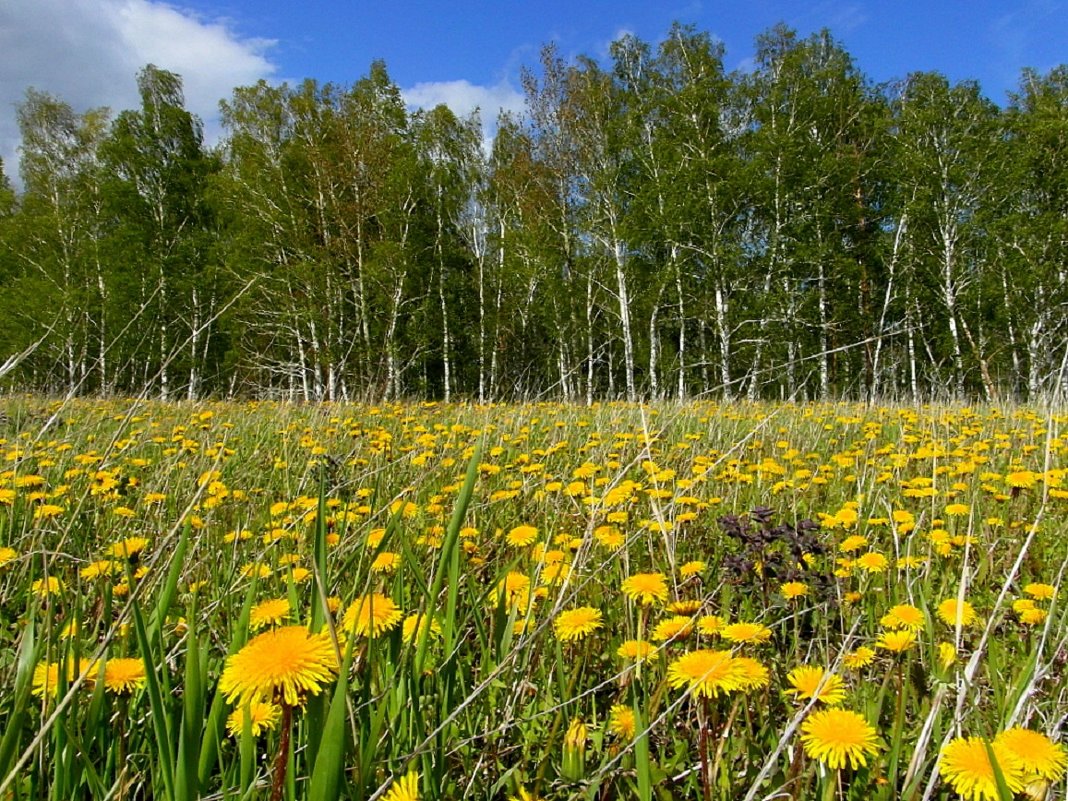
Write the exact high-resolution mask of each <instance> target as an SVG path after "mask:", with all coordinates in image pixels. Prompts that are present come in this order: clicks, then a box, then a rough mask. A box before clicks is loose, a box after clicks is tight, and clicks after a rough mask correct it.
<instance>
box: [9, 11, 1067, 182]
mask: <svg viewBox="0 0 1068 801" xmlns="http://www.w3.org/2000/svg"><path fill="white" fill-rule="evenodd" d="M673 21H679V22H682V23H687V24H692V25H694V26H696V27H697V28H698V29H700V30H704V31H708V32H709V33H711V34H713V35H714V36H716V37H718V38H719V39H721V40H722V41H723V43H724V46H725V48H726V65H727V67H728V69H742V70H744V69H746V68H747V66H748V65H749V64H751V59H752V54H753V49H754V45H753V43H754V40H755V38H756V36H757V35H758V34H759V33H761V32H762V31H765V30H767V29H768V28H770V27H771V26H773V25H775V24H776V23H778V22H785V23H786V24H787V25H789V26H791V27H793V28H794V29H796V30H797V31H798V32H799V33H800V34H801V35H802V36H804V35H807V34H809V33H812V32H815V31H818V30H820V29H822V28H828V29H829V30H830V31H831V33H832V34H833V35H834V36H835V38H836V39H838V40H839V41H840V42H841V43H842V44H843V46H844V47H845V48H846V49H847V50H848V51H849V52H850V53H851V54H852V56H853V58H854V60H855V62H856V63H857V65H858V66H859V67H860V69H861V70H862V71H863V72H864V73H865V74H866V75H867V76H868V77H869V79H870V80H872V81H873V82H876V83H878V82H882V81H888V80H893V79H895V78H902V77H904V76H906V75H907V74H908V73H910V72H915V71H921V70H936V71H939V72H941V73H943V74H945V75H946V76H947V77H948V78H949V79H950V80H952V81H958V80H965V79H975V80H978V81H979V82H980V84H981V86H982V87H983V90H984V92H985V94H986V95H987V96H988V97H990V98H991V99H993V100H994V101H996V102H998V103H1001V104H1004V103H1005V102H1006V99H1007V93H1008V92H1010V91H1012V90H1013V89H1014V88H1015V86H1016V84H1017V82H1018V79H1019V75H1020V70H1021V69H1022V68H1023V67H1033V68H1035V69H1037V70H1039V71H1040V72H1046V71H1048V70H1049V69H1050V68H1052V67H1054V66H1056V65H1057V64H1060V63H1064V62H1068V0H965V1H959V0H896V2H888V1H887V0H882V1H881V2H874V1H870V0H814V2H787V0H743V1H742V2H738V0H732V2H727V1H726V0H667V1H666V2H657V1H656V0H614V2H604V1H602V0H588V1H585V2H584V0H538V2H519V0H496V2H476V1H475V0H451V1H450V2H441V1H439V0H423V2H415V1H414V0H392V2H391V1H390V0H376V2H368V1H367V0H349V2H325V0H175V1H174V2H160V1H159V0H0V158H2V159H3V161H4V171H5V172H6V173H7V175H8V176H9V177H11V178H12V179H13V180H15V181H16V184H17V163H18V150H17V148H18V128H17V125H16V116H15V107H16V105H17V103H18V102H19V101H20V100H21V99H22V98H23V96H24V94H25V91H26V89H27V88H29V87H33V88H35V89H38V90H40V91H45V92H49V93H51V94H53V95H55V96H57V97H59V98H60V99H62V100H65V101H67V102H68V103H70V104H71V105H72V106H73V107H74V108H75V110H77V111H84V110H86V109H88V108H93V107H97V106H108V107H110V108H111V109H112V110H113V111H116V112H117V111H119V110H121V109H124V108H133V107H136V106H137V104H138V98H137V87H136V82H135V76H136V73H137V70H138V69H140V67H142V66H143V65H145V64H146V63H154V64H156V65H157V66H159V67H162V68H164V69H168V70H172V71H174V72H177V73H179V74H181V75H182V77H183V78H184V81H185V91H186V102H187V106H188V107H189V108H190V109H191V110H192V111H194V112H196V113H197V114H198V115H199V116H200V117H201V118H202V119H203V120H204V122H205V132H206V137H207V139H208V141H209V142H214V141H217V140H218V138H219V137H220V136H221V133H222V132H221V129H220V126H219V120H218V101H219V100H220V99H222V98H225V97H228V96H229V94H230V91H231V90H232V89H233V88H234V87H235V86H244V85H248V84H251V83H254V82H256V81H257V80H259V79H261V78H263V79H266V80H268V81H270V82H281V81H290V82H292V81H299V80H302V79H303V78H307V77H310V78H315V79H317V80H319V81H321V82H326V81H332V82H336V83H343V84H348V83H351V82H353V81H355V80H357V79H358V78H360V77H361V76H363V75H365V74H366V73H367V70H368V67H369V65H370V63H371V62H372V61H373V60H375V59H382V60H384V61H385V63H386V66H387V69H388V71H389V74H390V76H391V77H392V79H393V80H394V82H395V83H396V84H397V85H398V86H399V87H401V89H402V91H403V93H404V97H405V100H406V101H407V102H408V103H409V104H410V105H411V106H413V107H416V106H424V107H431V106H434V105H437V104H438V103H443V102H444V103H447V104H448V105H449V106H451V107H452V108H453V110H454V111H456V112H458V113H467V112H469V111H471V110H473V109H474V108H475V107H476V106H478V107H479V108H481V110H482V113H483V116H484V118H490V119H492V118H493V117H495V116H496V114H497V112H498V111H499V110H500V109H501V108H504V109H508V110H520V109H521V108H522V93H521V89H520V83H519V75H520V71H521V70H522V68H523V67H525V66H526V67H531V66H535V65H536V64H537V59H538V53H539V51H540V49H541V47H542V46H543V45H545V44H546V43H548V42H555V43H556V45H557V47H558V48H559V51H560V53H561V55H563V56H565V57H574V56H578V55H588V56H593V57H596V58H603V57H605V56H606V55H607V53H608V47H609V44H610V43H611V42H612V41H613V40H615V39H617V38H618V37H619V36H621V35H623V34H626V33H631V34H634V35H636V36H638V37H639V38H641V39H643V40H645V41H648V42H650V43H654V44H655V43H656V42H657V41H658V40H660V39H661V38H662V37H663V36H664V35H665V33H666V32H667V30H668V28H669V27H670V25H671V23H672V22H673Z"/></svg>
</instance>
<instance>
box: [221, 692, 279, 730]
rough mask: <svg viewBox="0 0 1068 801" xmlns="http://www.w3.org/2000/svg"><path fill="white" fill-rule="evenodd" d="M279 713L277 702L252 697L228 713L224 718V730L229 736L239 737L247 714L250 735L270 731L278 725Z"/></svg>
mask: <svg viewBox="0 0 1068 801" xmlns="http://www.w3.org/2000/svg"><path fill="white" fill-rule="evenodd" d="M281 714H282V707H280V706H278V704H272V703H271V702H270V701H260V700H258V699H253V700H252V701H251V702H249V703H248V704H246V705H244V706H239V707H238V708H237V709H235V710H234V711H233V712H231V713H230V716H229V717H228V718H227V719H226V730H227V731H228V732H229V733H230V736H231V737H240V736H241V732H242V731H243V730H244V727H245V716H246V715H248V718H249V725H250V727H251V729H252V736H253V737H259V736H260V735H261V734H263V733H264V732H267V731H272V730H273V729H274V727H275V726H277V725H278V719H279V717H280V716H281Z"/></svg>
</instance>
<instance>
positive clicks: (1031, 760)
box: [994, 726, 1068, 782]
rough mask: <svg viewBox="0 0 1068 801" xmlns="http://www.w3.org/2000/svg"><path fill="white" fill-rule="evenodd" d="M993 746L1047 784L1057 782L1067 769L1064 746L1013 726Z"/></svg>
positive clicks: (1037, 733) (1028, 730)
mask: <svg viewBox="0 0 1068 801" xmlns="http://www.w3.org/2000/svg"><path fill="white" fill-rule="evenodd" d="M994 745H995V746H1000V747H1002V748H1004V749H1005V750H1006V751H1008V752H1010V753H1011V754H1012V755H1013V756H1015V757H1016V758H1017V759H1019V760H1020V765H1021V767H1022V768H1023V770H1024V772H1025V773H1028V774H1032V775H1033V776H1037V777H1039V778H1042V779H1045V780H1046V781H1049V782H1059V781H1060V780H1061V779H1062V778H1063V777H1064V773H1065V768H1066V767H1068V751H1065V748H1064V746H1063V745H1062V744H1061V743H1055V742H1053V741H1052V740H1050V739H1049V738H1048V737H1046V735H1044V734H1041V733H1040V732H1037V731H1031V730H1030V729H1025V728H1022V727H1020V726H1015V727H1013V728H1011V729H1008V730H1007V731H1003V732H1002V733H1001V734H999V735H998V736H997V737H996V738H994Z"/></svg>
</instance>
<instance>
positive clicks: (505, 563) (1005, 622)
mask: <svg viewBox="0 0 1068 801" xmlns="http://www.w3.org/2000/svg"><path fill="white" fill-rule="evenodd" d="M1066 424H1068V414H1064V413H1057V412H1052V413H1051V412H1039V411H1037V410H1029V409H1025V408H1015V407H1012V408H990V407H982V408H966V407H925V408H922V409H912V408H898V407H882V408H869V407H865V406H860V405H848V404H840V405H771V404H764V405H738V404H731V405H726V404H722V405H720V404H715V403H711V402H706V403H694V404H690V405H686V406H666V405H665V406H656V405H653V406H636V405H623V404H603V405H599V406H594V407H592V408H579V407H572V406H564V405H556V404H539V405H522V406H515V405H513V406H485V407H482V406H469V405H468V406H465V405H450V406H443V405H437V404H432V403H426V404H406V405H383V406H377V407H373V406H359V405H336V406H332V405H323V406H287V405H278V404H271V403H248V404H236V403H233V404H230V403H205V404H169V405H168V404H160V403H151V402H135V401H119V400H107V401H101V400H96V401H88V400H85V401H82V400H79V401H68V402H66V403H58V402H48V401H45V400H39V399H34V398H29V397H11V398H7V399H3V400H0V460H2V463H0V799H5V800H6V799H27V800H29V799H35V800H37V799H41V800H43V799H55V800H56V801H59V800H60V799H64V800H65V799H75V798H77V799H81V798H86V799H88V798H93V799H101V800H102V799H116V800H118V801H124V800H125V799H145V798H161V799H168V800H169V799H175V800H176V801H193V799H197V798H207V799H251V798H264V799H267V798H269V799H272V801H278V800H279V799H283V798H285V799H312V800H314V801H337V800H338V799H340V798H347V799H354V800H355V801H374V799H380V798H381V799H386V800H387V801H412V800H413V799H460V798H472V799H502V800H508V799H513V800H514V799H518V800H519V801H532V800H533V799H545V801H550V800H552V799H571V798H574V799H591V801H593V800H599V799H616V798H637V799H643V800H644V799H654V798H655V799H672V798H678V799H764V798H794V799H835V798H840V799H929V798H938V799H944V798H956V797H958V796H959V797H963V798H967V799H999V800H1001V801H1004V800H1005V799H1012V798H1030V799H1043V798H1048V799H1057V798H1059V799H1063V798H1065V789H1066V780H1065V768H1066V764H1068V751H1066V749H1065V747H1064V745H1062V744H1061V743H1060V741H1061V740H1062V739H1064V738H1065V737H1066V734H1068V729H1066V723H1065V721H1066V718H1068V679H1066V677H1065V665H1066V663H1068V625H1066V613H1065V607H1064V605H1063V604H1062V603H1061V598H1062V595H1063V592H1062V587H1063V586H1064V585H1063V582H1064V580H1065V576H1064V574H1065V569H1066V567H1068V470H1066V469H1065V468H1066V467H1068V465H1066V460H1068V434H1066V433H1063V431H1062V429H1063V428H1064V427H1065V425H1066Z"/></svg>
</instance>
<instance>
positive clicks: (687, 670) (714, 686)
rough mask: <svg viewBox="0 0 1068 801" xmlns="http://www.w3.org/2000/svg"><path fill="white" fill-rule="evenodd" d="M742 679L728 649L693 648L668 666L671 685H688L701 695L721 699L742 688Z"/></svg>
mask: <svg viewBox="0 0 1068 801" xmlns="http://www.w3.org/2000/svg"><path fill="white" fill-rule="evenodd" d="M739 679H740V677H739V676H738V674H737V672H736V671H735V670H734V657H733V656H731V654H730V652H729V651H712V650H709V649H701V650H698V651H690V652H689V653H686V654H683V655H682V656H680V657H679V658H678V659H676V660H675V661H674V662H672V663H671V665H669V666H668V674H667V681H668V684H669V685H671V686H672V687H675V688H679V687H685V688H686V689H687V690H689V691H690V692H691V693H693V694H694V695H695V696H697V697H699V698H718V697H719V696H720V695H721V694H726V693H730V692H733V691H735V690H738V689H741V683H740V680H739Z"/></svg>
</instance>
